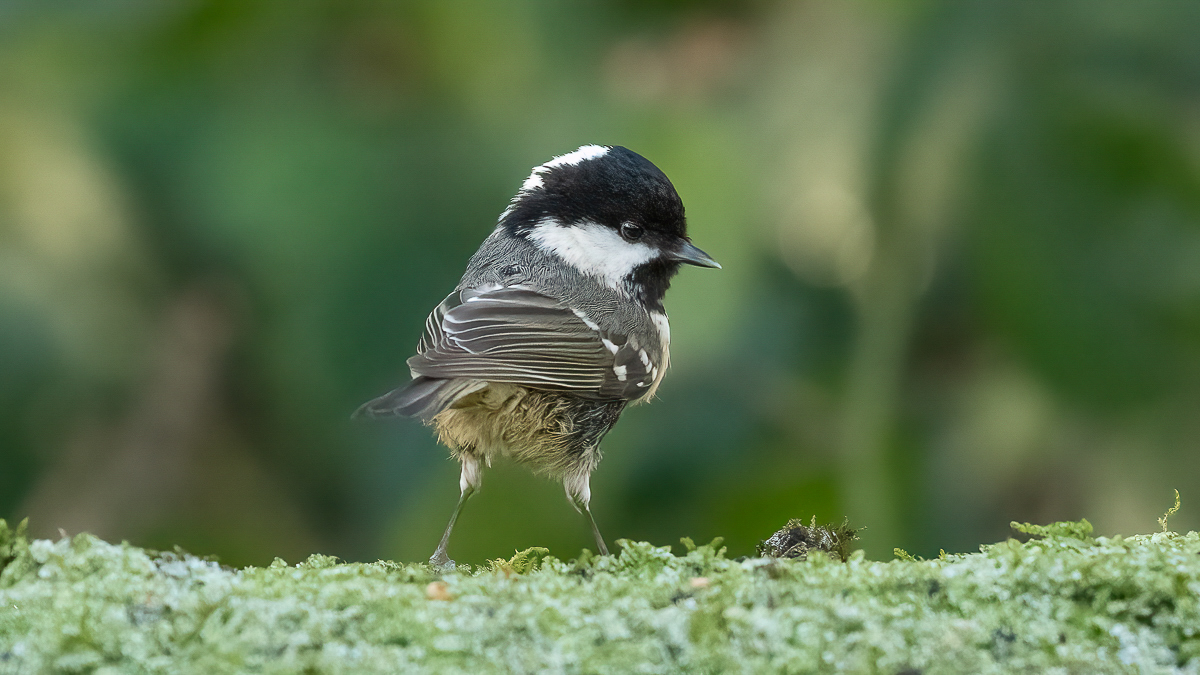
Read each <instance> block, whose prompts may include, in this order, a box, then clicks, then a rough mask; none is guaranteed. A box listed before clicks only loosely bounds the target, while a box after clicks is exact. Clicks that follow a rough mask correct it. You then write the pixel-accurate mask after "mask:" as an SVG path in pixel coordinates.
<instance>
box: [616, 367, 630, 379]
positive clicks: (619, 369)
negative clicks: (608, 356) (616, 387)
mask: <svg viewBox="0 0 1200 675" xmlns="http://www.w3.org/2000/svg"><path fill="white" fill-rule="evenodd" d="M627 370H628V368H626V367H625V366H613V372H614V373H616V374H617V382H624V381H625V371H627Z"/></svg>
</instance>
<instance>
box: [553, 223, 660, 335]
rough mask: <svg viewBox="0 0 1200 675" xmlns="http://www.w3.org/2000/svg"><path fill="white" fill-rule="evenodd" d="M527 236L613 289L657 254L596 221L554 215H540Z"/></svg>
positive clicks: (620, 287)
mask: <svg viewBox="0 0 1200 675" xmlns="http://www.w3.org/2000/svg"><path fill="white" fill-rule="evenodd" d="M529 239H530V240H531V241H533V242H534V243H535V244H537V246H538V248H540V249H542V250H543V251H546V252H547V253H553V254H554V255H557V256H558V257H559V258H561V259H562V260H563V262H566V263H567V264H569V265H571V266H572V267H574V268H575V269H577V270H579V271H580V272H583V273H584V274H587V275H590V276H594V277H599V278H600V279H602V280H603V281H604V283H605V284H606V285H608V287H609V288H613V289H616V290H625V289H624V283H623V282H624V281H625V278H626V277H628V276H629V274H630V273H631V272H633V270H634V268H635V267H637V266H638V265H641V264H643V263H647V262H649V261H651V260H653V259H654V258H657V257H658V256H659V251H658V249H655V248H651V247H649V246H647V245H645V244H641V243H631V242H628V241H625V240H624V239H622V238H621V235H619V234H617V232H616V230H614V229H612V228H610V227H605V226H603V225H601V224H599V223H589V222H582V223H578V224H576V225H564V224H562V223H560V222H559V221H558V220H555V219H554V218H543V219H542V220H539V221H538V223H537V224H536V225H534V226H533V229H532V230H530V231H529ZM656 325H657V323H656ZM660 332H661V329H660Z"/></svg>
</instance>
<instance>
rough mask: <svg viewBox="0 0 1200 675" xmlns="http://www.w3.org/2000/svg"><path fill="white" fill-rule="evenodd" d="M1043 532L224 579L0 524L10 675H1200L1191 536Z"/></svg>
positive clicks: (177, 556)
mask: <svg viewBox="0 0 1200 675" xmlns="http://www.w3.org/2000/svg"><path fill="white" fill-rule="evenodd" d="M1085 531H1086V532H1087V533H1088V534H1086V535H1084V536H1082V537H1081V536H1079V535H1081V534H1083V533H1084V532H1085ZM1031 532H1033V530H1032V529H1031ZM1033 533H1036V534H1038V535H1039V536H1040V538H1035V539H1031V540H1030V541H1027V542H1020V541H1016V540H1008V541H1004V542H1000V543H998V544H994V545H991V546H985V547H983V549H982V550H981V551H980V552H978V553H969V554H947V555H944V556H942V557H939V558H938V559H935V560H908V559H904V560H891V561H888V562H877V561H872V560H867V559H866V558H865V557H864V556H863V555H862V553H861V552H857V553H853V554H851V555H850V556H849V557H848V559H847V560H846V561H845V562H838V561H834V560H831V559H830V558H829V557H827V556H825V555H812V556H808V559H807V560H798V559H786V558H778V559H776V558H751V559H745V560H730V559H728V558H726V557H725V555H724V553H723V550H722V549H720V548H719V542H717V543H716V544H715V545H705V546H696V545H694V544H692V543H691V542H690V541H688V542H685V544H684V547H683V548H684V549H685V550H683V551H681V552H680V553H681V554H679V555H677V554H676V553H673V552H672V551H671V550H670V548H669V547H658V546H652V545H651V544H647V543H644V542H630V541H621V542H620V546H621V551H620V553H619V554H618V555H615V556H605V557H600V556H590V555H585V556H581V557H580V558H578V559H575V560H571V561H563V560H560V559H558V558H555V557H553V556H549V555H545V554H544V553H542V552H540V551H526V552H522V553H521V554H518V555H517V556H514V557H513V559H510V560H508V561H504V562H505V563H506V565H494V566H484V567H480V568H477V569H473V570H467V569H458V570H454V571H453V572H449V573H445V574H439V573H436V572H434V571H433V570H431V569H430V568H428V567H426V566H425V565H419V564H399V563H393V562H375V563H344V562H340V561H338V560H337V559H335V558H331V557H328V556H317V555H314V556H311V557H310V558H309V559H308V560H306V561H304V562H301V563H299V564H296V565H289V564H287V563H285V562H283V561H282V560H276V561H275V563H273V564H272V565H270V566H268V567H265V568H247V569H241V570H234V569H230V568H226V567H222V566H221V565H219V564H218V563H217V562H215V561H211V560H205V559H201V558H197V557H194V556H190V555H187V554H183V553H180V552H175V553H165V554H155V553H151V552H147V551H145V550H142V549H139V548H137V547H134V546H130V545H128V544H120V545H117V544H110V543H106V542H104V541H101V540H99V539H96V538H95V537H91V536H89V535H78V536H76V537H73V538H64V539H60V540H58V541H47V540H37V541H28V540H27V539H26V537H25V536H24V534H23V533H21V532H20V531H19V530H13V529H10V528H9V527H8V526H7V525H4V524H2V521H0V566H2V569H0V673H40V672H71V673H97V674H100V673H103V674H110V673H176V672H195V673H215V674H219V673H241V672H263V673H396V672H446V673H499V672H548V673H577V672H578V673H634V672H637V673H678V672H731V673H773V672H779V673H805V672H829V673H833V672H849V673H888V674H889V675H891V674H896V673H901V672H907V673H915V672H920V673H925V674H934V673H965V672H970V673H1008V672H1038V673H1044V672H1045V673H1056V672H1057V673H1125V672H1129V673H1135V672H1136V673H1200V535H1198V534H1196V533H1195V532H1191V533H1188V534H1176V533H1172V532H1166V533H1162V532H1160V533H1155V534H1152V535H1141V536H1132V537H1112V538H1106V537H1096V538H1092V537H1091V536H1090V528H1088V527H1085V526H1083V525H1082V524H1079V523H1076V524H1057V525H1054V526H1047V527H1045V528H1043V529H1041V530H1037V531H1036V532H1033ZM431 589H432V590H431Z"/></svg>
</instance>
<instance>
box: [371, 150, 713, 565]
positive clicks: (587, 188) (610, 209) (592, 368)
mask: <svg viewBox="0 0 1200 675" xmlns="http://www.w3.org/2000/svg"><path fill="white" fill-rule="evenodd" d="M684 263H686V264H689V265H697V266H700V267H718V268H719V267H720V265H718V264H717V262H716V261H715V260H713V259H712V258H710V257H709V256H708V254H706V253H705V252H704V251H701V250H700V249H699V248H696V247H695V246H693V245H692V243H691V241H689V240H688V237H687V224H686V222H685V220H684V213H683V202H682V201H681V200H680V199H679V195H678V194H677V193H676V192H675V187H674V186H673V185H672V184H671V181H670V180H668V179H667V177H666V176H665V175H664V174H663V172H662V171H660V170H659V169H658V167H656V166H654V165H653V164H651V163H650V162H649V161H648V160H646V159H645V158H644V157H642V156H641V155H639V154H637V153H635V152H632V151H630V150H627V149H625V148H623V147H620V146H599V145H585V146H583V147H581V148H579V149H578V150H576V151H574V152H572V153H569V154H566V155H562V156H560V157H555V158H554V159H552V160H550V161H549V162H546V163H545V164H542V165H541V166H539V167H536V168H535V169H534V170H533V173H531V174H530V175H529V177H528V178H526V179H525V182H524V184H522V185H521V188H520V190H518V192H517V194H516V196H515V197H513V199H512V202H511V203H510V204H509V206H508V208H506V209H505V210H504V213H502V214H501V215H500V220H499V223H498V224H497V225H496V229H495V231H493V232H492V234H491V235H490V236H489V237H488V238H487V239H486V240H485V241H484V242H483V245H482V246H480V247H479V250H478V251H477V252H476V253H475V255H474V256H472V257H471V261H470V263H469V264H468V265H467V271H466V273H465V274H464V275H463V277H462V280H461V281H460V282H459V283H458V287H457V288H456V289H455V290H454V292H453V293H451V294H450V295H449V296H448V297H447V298H446V299H445V300H443V301H442V303H441V304H440V305H438V306H437V308H435V309H434V310H433V313H432V314H430V315H429V318H428V319H427V320H426V322H425V333H424V335H423V336H422V337H421V340H420V342H419V343H418V344H417V354H416V356H413V357H412V358H410V359H408V367H409V369H410V371H411V373H412V378H413V379H412V381H411V382H409V383H408V384H406V385H405V386H403V387H400V388H399V389H396V390H394V391H391V392H389V393H387V394H384V395H383V396H380V397H379V398H377V399H374V400H372V401H369V402H368V403H366V404H364V405H363V406H362V407H361V408H359V411H358V414H362V415H366V416H369V417H388V416H405V417H418V418H420V419H421V420H423V421H424V422H425V423H426V424H429V425H432V426H433V427H434V428H435V429H436V430H437V434H438V439H439V440H440V441H441V442H442V443H444V444H445V445H446V446H448V447H449V448H450V452H451V454H452V455H453V456H454V458H455V459H456V460H458V461H459V462H461V463H462V475H461V478H460V479H459V488H460V489H461V494H460V496H459V500H458V505H457V506H455V508H454V513H453V514H452V515H451V516H450V523H449V524H448V525H447V526H446V531H445V534H443V535H442V539H441V542H440V543H439V544H438V546H437V550H435V551H434V553H433V556H432V557H431V558H430V563H432V564H434V565H437V566H442V567H445V566H451V565H453V561H451V560H450V558H449V557H448V556H447V554H446V544H447V542H448V541H449V539H450V532H451V530H453V529H454V523H455V521H456V520H457V519H458V515H459V513H460V512H461V511H462V507H463V504H465V503H466V501H467V499H468V498H469V497H470V496H471V495H472V494H473V493H474V492H475V491H476V490H477V489H479V485H480V475H481V466H482V465H488V466H490V465H491V462H492V459H493V458H496V457H508V458H511V459H514V460H516V461H517V462H520V463H523V464H526V465H528V466H529V467H531V468H532V469H533V470H534V471H536V472H538V473H542V474H546V475H548V476H549V477H551V478H553V479H555V480H559V481H562V484H563V487H564V488H565V489H566V493H567V497H568V498H569V499H570V501H571V503H572V504H573V505H574V506H575V508H576V509H578V510H580V511H582V512H583V513H584V514H586V515H587V518H588V522H589V523H590V525H591V528H592V534H593V535H594V536H595V538H596V546H597V548H598V549H599V551H600V553H601V554H602V555H607V554H608V547H607V546H605V544H604V538H603V537H601V535H600V530H599V529H598V528H597V527H596V521H595V519H594V518H592V513H591V510H590V508H589V503H590V501H591V489H590V488H589V485H588V482H589V477H590V475H591V473H592V470H593V469H595V468H596V465H597V463H599V461H600V440H601V439H602V438H604V435H605V434H606V433H608V431H609V429H611V428H612V426H613V425H614V424H615V423H616V421H617V418H618V417H620V415H621V412H622V411H623V410H624V409H625V406H626V405H628V404H629V403H631V402H634V401H639V400H647V399H649V398H651V397H652V396H653V395H654V392H655V390H656V389H657V388H658V385H659V383H660V382H662V378H663V374H664V373H665V372H666V370H667V363H668V360H669V357H668V354H669V352H668V346H669V344H670V341H671V331H670V327H669V325H668V323H667V314H666V311H665V310H664V309H663V297H664V296H665V295H666V292H667V287H668V286H669V285H670V283H671V277H673V276H674V275H675V273H676V272H678V271H679V267H680V265H681V264H684Z"/></svg>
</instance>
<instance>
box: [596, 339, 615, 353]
mask: <svg viewBox="0 0 1200 675" xmlns="http://www.w3.org/2000/svg"><path fill="white" fill-rule="evenodd" d="M600 341H601V342H603V343H604V348H605V349H607V350H608V351H610V352H612V353H614V354H616V353H617V350H618V349H620V347H618V346H616V345H615V344H613V342H612V340H607V339H605V338H600Z"/></svg>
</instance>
